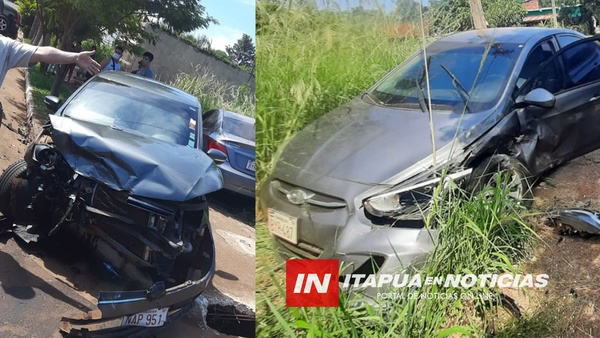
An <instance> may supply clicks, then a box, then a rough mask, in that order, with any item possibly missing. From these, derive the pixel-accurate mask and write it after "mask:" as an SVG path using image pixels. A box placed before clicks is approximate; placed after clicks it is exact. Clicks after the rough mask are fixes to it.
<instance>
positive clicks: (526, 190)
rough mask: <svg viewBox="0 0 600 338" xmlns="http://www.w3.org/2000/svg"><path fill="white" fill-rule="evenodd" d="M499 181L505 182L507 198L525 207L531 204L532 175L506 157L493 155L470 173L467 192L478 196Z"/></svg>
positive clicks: (515, 161) (513, 160)
mask: <svg viewBox="0 0 600 338" xmlns="http://www.w3.org/2000/svg"><path fill="white" fill-rule="evenodd" d="M499 180H507V181H503V182H506V184H507V185H508V197H510V198H513V199H515V200H517V201H520V203H521V204H522V205H524V206H526V207H530V206H531V205H532V204H533V192H532V186H533V179H532V175H531V173H530V172H529V170H527V168H525V166H523V164H521V162H519V161H518V160H517V159H514V158H512V157H510V156H508V155H504V154H498V155H493V156H491V157H489V158H487V159H485V160H484V161H482V162H481V163H480V164H479V165H478V166H477V167H475V169H474V170H473V172H472V173H471V177H470V179H469V182H468V183H467V191H469V192H470V193H472V194H478V193H480V192H481V191H482V190H484V188H486V187H495V186H496V185H497V184H498V182H499Z"/></svg>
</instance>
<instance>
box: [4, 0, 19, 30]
mask: <svg viewBox="0 0 600 338" xmlns="http://www.w3.org/2000/svg"><path fill="white" fill-rule="evenodd" d="M0 13H2V14H0V34H2V35H4V36H8V37H9V38H11V39H16V38H17V35H18V33H19V25H20V24H21V14H20V13H19V7H18V6H17V5H15V4H14V3H13V2H10V1H2V6H1V7H0Z"/></svg>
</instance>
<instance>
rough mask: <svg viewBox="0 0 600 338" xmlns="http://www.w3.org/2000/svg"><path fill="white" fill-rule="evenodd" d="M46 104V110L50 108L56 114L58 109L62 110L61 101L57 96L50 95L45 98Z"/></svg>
mask: <svg viewBox="0 0 600 338" xmlns="http://www.w3.org/2000/svg"><path fill="white" fill-rule="evenodd" d="M44 104H45V105H46V108H48V109H50V110H52V111H53V112H55V113H56V111H57V110H58V108H60V104H61V101H60V99H59V98H58V97H56V96H51V95H48V96H46V97H44Z"/></svg>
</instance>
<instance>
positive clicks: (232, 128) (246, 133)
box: [223, 117, 256, 141]
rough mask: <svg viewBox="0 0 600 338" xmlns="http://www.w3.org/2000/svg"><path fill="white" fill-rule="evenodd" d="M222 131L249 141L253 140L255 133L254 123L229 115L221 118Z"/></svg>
mask: <svg viewBox="0 0 600 338" xmlns="http://www.w3.org/2000/svg"><path fill="white" fill-rule="evenodd" d="M223 131H224V132H226V133H229V134H233V135H236V136H239V137H241V138H243V139H246V140H250V141H254V136H255V135H256V133H255V131H254V123H248V122H245V121H242V120H238V119H235V118H230V117H225V118H223Z"/></svg>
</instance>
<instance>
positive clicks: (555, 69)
mask: <svg viewBox="0 0 600 338" xmlns="http://www.w3.org/2000/svg"><path fill="white" fill-rule="evenodd" d="M554 52H555V49H554V45H553V44H552V43H551V42H550V41H544V42H542V43H541V44H539V45H538V46H536V47H535V48H534V49H533V50H532V51H531V52H530V53H529V55H528V56H527V59H526V60H525V64H524V65H523V69H522V70H521V73H520V74H519V78H518V79H517V87H518V88H519V89H520V93H521V94H527V93H528V92H530V91H531V90H533V89H536V88H544V89H546V90H547V91H549V92H551V93H553V94H554V93H557V92H559V91H561V90H562V89H563V88H564V79H563V77H562V75H561V72H560V67H559V66H558V62H557V61H556V60H554V61H553V62H551V63H549V64H548V63H546V62H547V61H548V60H549V59H550V58H551V57H552V56H553V55H554ZM521 86H525V87H523V88H521Z"/></svg>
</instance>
